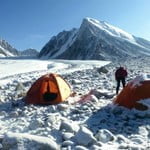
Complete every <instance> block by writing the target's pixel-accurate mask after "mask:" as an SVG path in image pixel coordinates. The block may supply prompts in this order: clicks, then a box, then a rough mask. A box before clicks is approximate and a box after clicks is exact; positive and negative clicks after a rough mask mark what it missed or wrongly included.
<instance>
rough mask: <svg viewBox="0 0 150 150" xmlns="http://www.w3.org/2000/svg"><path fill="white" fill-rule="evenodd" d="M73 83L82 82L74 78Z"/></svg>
mask: <svg viewBox="0 0 150 150" xmlns="http://www.w3.org/2000/svg"><path fill="white" fill-rule="evenodd" d="M72 84H81V81H80V80H78V79H73V80H72Z"/></svg>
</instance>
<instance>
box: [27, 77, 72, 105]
mask: <svg viewBox="0 0 150 150" xmlns="http://www.w3.org/2000/svg"><path fill="white" fill-rule="evenodd" d="M70 94H71V89H70V86H69V84H68V83H67V82H66V81H65V80H64V79H63V78H62V77H61V76H59V75H57V74H46V75H43V76H42V77H40V78H39V79H38V80H37V81H36V82H35V83H34V84H33V85H32V86H31V88H30V89H29V91H28V92H27V96H26V98H25V102H26V103H28V104H58V103H60V102H62V101H64V100H66V99H67V98H68V97H69V96H70Z"/></svg>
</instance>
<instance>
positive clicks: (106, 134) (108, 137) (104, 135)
mask: <svg viewBox="0 0 150 150" xmlns="http://www.w3.org/2000/svg"><path fill="white" fill-rule="evenodd" d="M95 137H96V139H97V140H98V141H101V142H103V143H107V142H109V141H114V140H115V136H114V135H113V134H112V133H111V132H110V131H109V130H106V129H101V130H99V132H98V133H97V134H96V135H95Z"/></svg>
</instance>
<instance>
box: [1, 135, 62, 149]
mask: <svg viewBox="0 0 150 150" xmlns="http://www.w3.org/2000/svg"><path fill="white" fill-rule="evenodd" d="M31 145H32V149H33V150H36V149H43V150H50V149H51V150H58V149H59V146H58V145H57V144H56V142H55V141H54V140H53V139H50V138H47V137H42V136H36V135H31V134H21V133H7V134H6V135H5V136H4V139H3V141H2V146H3V149H4V150H9V149H21V148H22V149H31Z"/></svg>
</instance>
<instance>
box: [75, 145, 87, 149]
mask: <svg viewBox="0 0 150 150" xmlns="http://www.w3.org/2000/svg"><path fill="white" fill-rule="evenodd" d="M75 150H89V149H87V148H86V147H84V146H81V145H77V146H75Z"/></svg>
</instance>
